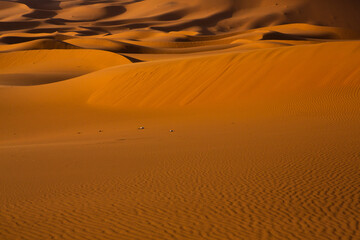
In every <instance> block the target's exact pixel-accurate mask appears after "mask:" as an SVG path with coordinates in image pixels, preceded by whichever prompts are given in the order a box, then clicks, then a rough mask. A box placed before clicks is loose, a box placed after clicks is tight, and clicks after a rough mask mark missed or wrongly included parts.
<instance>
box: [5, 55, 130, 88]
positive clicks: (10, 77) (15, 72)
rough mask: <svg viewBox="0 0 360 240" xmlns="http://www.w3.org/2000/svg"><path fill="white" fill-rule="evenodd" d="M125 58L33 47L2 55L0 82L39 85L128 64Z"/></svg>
mask: <svg viewBox="0 0 360 240" xmlns="http://www.w3.org/2000/svg"><path fill="white" fill-rule="evenodd" d="M129 62H130V61H129V60H128V59H126V58H125V57H122V56H120V55H117V54H113V53H109V52H104V51H96V50H33V51H17V52H10V53H2V54H0V85H36V84H44V83H50V82H56V81H60V80H65V79H69V78H72V77H76V76H80V75H82V74H86V73H89V72H92V71H96V70H99V69H102V68H106V67H110V66H114V65H121V64H126V63H129Z"/></svg>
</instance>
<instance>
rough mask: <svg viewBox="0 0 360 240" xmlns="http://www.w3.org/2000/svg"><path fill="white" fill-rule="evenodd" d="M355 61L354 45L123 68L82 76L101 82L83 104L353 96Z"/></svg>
mask: <svg viewBox="0 0 360 240" xmlns="http://www.w3.org/2000/svg"><path fill="white" fill-rule="evenodd" d="M299 56H301V58H300V57H299ZM358 59H360V43H359V42H357V41H356V42H346V43H345V42H340V43H325V44H319V45H311V46H295V47H287V48H282V49H269V50H258V51H252V52H247V53H229V54H219V55H213V56H208V57H198V58H189V59H183V60H174V61H163V62H153V63H143V64H141V65H136V66H131V65H129V66H124V67H118V68H112V69H109V70H104V71H102V72H98V73H94V74H93V75H90V76H88V77H89V80H90V79H94V78H96V77H97V76H99V75H101V76H103V82H106V83H105V84H100V85H99V86H98V87H97V88H96V89H95V90H94V92H93V93H92V94H91V96H90V97H89V99H88V101H87V102H88V103H89V104H93V105H100V106H108V107H117V108H130V109H131V108H168V107H171V108H172V107H184V106H202V107H206V106H214V105H229V104H231V105H237V104H239V103H244V102H249V101H253V100H254V101H257V100H259V99H265V98H270V99H276V98H278V99H281V98H284V99H286V98H291V97H293V96H294V95H298V97H301V96H306V95H307V96H311V94H313V97H316V95H317V94H321V93H324V94H325V93H328V94H335V93H336V92H337V91H342V90H351V91H354V92H358V90H359V87H358V86H359V74H360V67H359V65H358ZM304 69H306V71H304ZM105 79H106V80H107V81H104V80H105ZM336 94H337V95H341V93H339V92H337V93H336ZM353 97H356V96H353Z"/></svg>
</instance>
